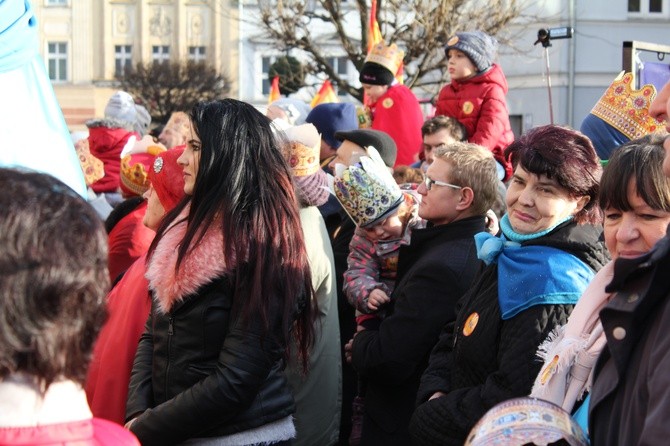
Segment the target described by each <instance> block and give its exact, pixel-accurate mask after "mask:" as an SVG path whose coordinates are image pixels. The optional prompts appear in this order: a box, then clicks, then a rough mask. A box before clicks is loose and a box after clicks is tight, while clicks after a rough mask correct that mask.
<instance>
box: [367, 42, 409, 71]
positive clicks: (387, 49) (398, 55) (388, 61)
mask: <svg viewBox="0 0 670 446" xmlns="http://www.w3.org/2000/svg"><path fill="white" fill-rule="evenodd" d="M404 56H405V52H404V51H403V50H400V49H398V47H397V46H396V44H395V43H392V44H391V45H390V46H386V43H384V42H383V41H382V42H379V43H377V44H376V45H374V46H373V47H372V49H371V50H370V52H369V53H368V57H366V58H365V61H366V62H372V63H376V64H379V65H381V66H382V67H384V68H386V69H387V70H389V71H390V72H391V73H393V75H395V74H396V73H397V72H398V68H400V65H401V64H402V58H403V57H404Z"/></svg>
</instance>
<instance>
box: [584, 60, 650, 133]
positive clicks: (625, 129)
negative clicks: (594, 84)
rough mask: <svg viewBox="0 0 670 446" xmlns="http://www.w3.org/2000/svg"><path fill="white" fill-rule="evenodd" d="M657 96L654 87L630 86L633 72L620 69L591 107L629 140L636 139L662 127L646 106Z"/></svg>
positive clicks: (593, 112) (594, 113)
mask: <svg viewBox="0 0 670 446" xmlns="http://www.w3.org/2000/svg"><path fill="white" fill-rule="evenodd" d="M655 97H656V87H654V86H653V85H651V84H647V85H643V86H642V88H641V89H639V90H634V89H633V75H632V74H631V73H625V74H624V72H623V71H622V72H621V73H619V75H618V76H617V77H616V78H615V79H614V81H613V82H612V84H611V85H610V86H609V88H607V90H606V91H605V93H604V94H603V95H602V97H601V98H600V99H599V100H598V102H597V103H596V105H595V106H594V107H593V109H592V110H591V114H592V115H595V116H597V117H599V118H600V119H602V120H603V121H605V122H606V123H608V124H609V125H611V126H612V127H614V128H615V129H616V130H618V131H620V132H621V133H623V134H624V135H625V136H626V137H627V138H629V139H631V140H632V139H637V138H640V137H642V136H644V135H647V134H649V133H654V132H656V131H659V130H661V129H662V127H661V125H660V124H659V123H658V121H656V120H655V119H654V118H652V117H651V116H650V115H649V106H650V105H651V102H652V101H653V100H654V98H655Z"/></svg>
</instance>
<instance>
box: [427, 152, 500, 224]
mask: <svg viewBox="0 0 670 446" xmlns="http://www.w3.org/2000/svg"><path fill="white" fill-rule="evenodd" d="M434 156H435V158H436V159H441V160H442V161H446V162H448V163H449V164H451V166H452V172H451V178H450V182H451V183H453V184H455V185H457V186H461V187H469V188H470V189H472V191H473V192H474V199H473V201H472V206H471V209H472V212H473V213H474V214H475V215H484V214H485V213H486V211H488V210H489V209H490V208H491V206H492V205H493V203H494V202H495V200H496V196H497V194H498V181H499V180H498V175H497V173H496V162H495V159H494V158H493V154H492V153H491V151H489V150H488V149H486V148H484V147H482V146H480V145H477V144H473V143H467V142H454V143H451V144H447V145H446V146H444V147H438V148H436V149H435V154H434Z"/></svg>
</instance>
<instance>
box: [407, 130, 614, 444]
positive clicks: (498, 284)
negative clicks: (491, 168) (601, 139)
mask: <svg viewBox="0 0 670 446" xmlns="http://www.w3.org/2000/svg"><path fill="white" fill-rule="evenodd" d="M505 154H506V156H509V157H510V159H511V161H512V165H513V166H514V175H513V176H512V179H511V182H510V185H509V187H508V190H507V196H506V203H507V214H506V215H505V216H504V217H503V218H502V219H501V221H500V227H501V230H502V236H501V237H499V238H498V237H493V236H491V235H489V234H486V233H480V234H477V235H476V236H475V240H476V242H477V248H478V257H479V258H480V259H482V260H483V261H484V262H485V263H486V267H485V268H484V269H483V270H482V271H481V272H480V274H479V275H478V276H477V278H476V279H475V280H474V281H473V285H472V288H471V290H470V291H469V292H468V293H466V294H465V295H464V296H463V298H462V299H461V300H460V301H459V304H460V308H459V310H458V315H457V318H456V322H455V323H454V324H453V325H448V326H447V327H445V330H444V331H443V334H442V336H441V337H440V341H439V342H438V344H437V345H436V347H435V348H434V349H433V352H432V353H431V357H430V363H429V366H428V369H427V370H426V372H425V373H424V374H423V376H422V378H421V386H420V388H419V392H418V395H417V403H418V404H419V406H418V407H417V409H416V411H415V412H414V415H413V417H412V425H411V432H412V435H413V436H414V438H415V440H416V441H417V443H420V444H440V445H451V444H454V445H456V444H458V445H461V444H463V442H464V441H465V438H466V436H467V434H468V432H469V431H470V429H471V428H472V427H473V426H474V424H475V423H476V422H477V420H478V419H479V418H481V417H482V416H483V415H484V413H485V412H486V411H487V410H488V409H490V408H491V407H493V406H494V405H496V404H497V403H499V402H501V401H504V400H506V399H509V398H513V397H519V396H525V395H528V393H529V392H530V389H531V386H532V384H533V380H534V379H535V377H536V376H537V373H538V371H539V368H540V365H541V364H540V363H539V362H538V361H537V360H536V359H535V354H536V351H537V347H538V345H539V344H540V343H541V342H542V341H543V340H544V339H545V338H546V337H547V335H548V334H549V333H550V332H551V331H552V330H553V329H554V327H556V326H557V325H561V324H564V323H565V322H566V320H567V318H568V315H569V314H570V312H571V311H572V308H573V307H574V305H575V303H576V302H577V299H578V298H579V296H580V295H581V294H582V292H583V291H584V289H585V288H586V285H587V284H588V283H589V281H590V280H591V278H592V277H593V275H594V274H595V272H596V271H598V270H599V269H600V268H601V267H602V266H603V265H604V264H605V263H606V262H607V260H608V259H607V255H606V253H605V250H604V246H603V245H602V243H601V242H599V240H598V239H599V236H600V234H601V232H602V228H601V227H600V226H599V225H596V222H597V221H599V210H598V208H597V206H596V198H597V195H598V182H599V180H600V171H601V169H600V164H599V162H598V158H597V157H596V153H595V150H594V148H593V145H592V144H591V142H590V141H589V139H588V138H586V137H585V136H584V135H582V134H581V133H579V132H576V131H574V130H571V129H567V128H563V127H558V126H544V127H538V128H535V129H533V130H531V131H529V132H528V133H526V134H525V135H523V136H521V137H520V138H519V139H518V140H517V141H515V142H514V143H512V144H511V145H510V146H509V147H508V148H507V149H506V151H505Z"/></svg>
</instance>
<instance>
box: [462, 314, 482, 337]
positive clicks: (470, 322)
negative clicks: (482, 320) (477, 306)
mask: <svg viewBox="0 0 670 446" xmlns="http://www.w3.org/2000/svg"><path fill="white" fill-rule="evenodd" d="M478 322H479V314H478V313H476V312H475V313H472V314H471V315H470V316H468V318H467V319H466V320H465V325H464V326H463V335H464V336H470V335H471V334H472V332H473V331H475V327H476V326H477V323H478Z"/></svg>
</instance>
